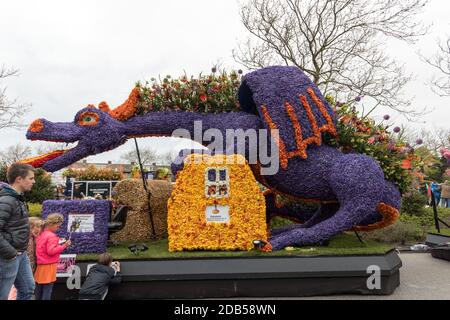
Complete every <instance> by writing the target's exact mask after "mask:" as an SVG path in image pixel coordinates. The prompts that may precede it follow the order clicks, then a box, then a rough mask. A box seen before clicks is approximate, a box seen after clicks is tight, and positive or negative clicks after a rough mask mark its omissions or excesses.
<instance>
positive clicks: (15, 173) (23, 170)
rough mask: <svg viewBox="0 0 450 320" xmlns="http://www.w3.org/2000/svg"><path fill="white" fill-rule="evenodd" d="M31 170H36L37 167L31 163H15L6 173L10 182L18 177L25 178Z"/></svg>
mask: <svg viewBox="0 0 450 320" xmlns="http://www.w3.org/2000/svg"><path fill="white" fill-rule="evenodd" d="M30 171H31V172H35V169H34V168H33V167H32V166H30V165H29V164H24V163H13V164H12V165H11V166H10V167H9V168H8V171H7V173H6V178H7V179H8V183H9V184H13V183H14V182H16V179H17V178H18V177H21V178H22V179H25V177H26V176H27V175H28V174H29V173H30Z"/></svg>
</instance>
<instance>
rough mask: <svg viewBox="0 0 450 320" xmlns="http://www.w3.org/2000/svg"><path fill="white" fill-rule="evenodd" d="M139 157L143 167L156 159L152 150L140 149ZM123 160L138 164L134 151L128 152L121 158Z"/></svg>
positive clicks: (155, 154)
mask: <svg viewBox="0 0 450 320" xmlns="http://www.w3.org/2000/svg"><path fill="white" fill-rule="evenodd" d="M139 153H140V155H141V161H142V164H143V165H151V164H153V163H154V162H156V160H157V159H158V157H157V153H156V151H155V150H153V149H141V150H139ZM121 158H122V159H123V160H126V161H129V162H134V163H138V160H139V159H138V155H137V152H136V150H132V151H129V152H127V153H125V154H123V155H122V156H121Z"/></svg>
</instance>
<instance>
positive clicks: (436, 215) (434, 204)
mask: <svg viewBox="0 0 450 320" xmlns="http://www.w3.org/2000/svg"><path fill="white" fill-rule="evenodd" d="M431 206H432V207H433V214H434V225H435V226H436V230H437V232H438V233H441V228H440V226H439V216H438V212H437V209H436V198H435V197H434V193H433V190H432V191H431Z"/></svg>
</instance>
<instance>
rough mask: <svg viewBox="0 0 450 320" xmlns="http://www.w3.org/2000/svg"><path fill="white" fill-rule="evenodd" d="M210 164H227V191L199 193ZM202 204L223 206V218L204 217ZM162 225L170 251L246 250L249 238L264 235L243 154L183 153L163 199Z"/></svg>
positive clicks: (262, 214) (261, 208)
mask: <svg viewBox="0 0 450 320" xmlns="http://www.w3.org/2000/svg"><path fill="white" fill-rule="evenodd" d="M212 168H217V170H224V168H226V169H227V175H229V177H227V176H225V180H224V181H227V179H229V185H230V190H229V193H228V196H227V197H207V195H206V194H205V180H206V181H207V180H208V171H209V170H211V169H212ZM205 173H206V174H205ZM211 180H212V179H211ZM207 206H228V207H229V222H228V223H215V222H207V219H206V215H205V211H206V208H207ZM168 230H169V250H170V251H182V250H197V249H202V250H251V249H253V248H254V245H253V240H264V241H267V227H266V207H265V200H264V195H263V193H262V192H261V191H260V190H259V187H258V184H257V182H256V180H255V178H254V176H253V174H252V172H251V170H250V168H249V166H248V164H246V161H245V159H244V158H243V157H242V156H240V155H231V156H226V155H216V156H208V155H200V154H192V155H190V156H188V157H187V158H186V160H185V167H184V169H183V170H182V171H180V172H179V173H178V176H177V182H176V184H175V187H174V190H173V192H172V196H171V197H170V199H169V201H168Z"/></svg>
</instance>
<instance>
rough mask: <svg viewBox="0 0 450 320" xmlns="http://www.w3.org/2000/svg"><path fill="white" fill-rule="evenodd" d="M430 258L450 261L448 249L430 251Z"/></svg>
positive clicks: (449, 248)
mask: <svg viewBox="0 0 450 320" xmlns="http://www.w3.org/2000/svg"><path fill="white" fill-rule="evenodd" d="M431 256H432V257H433V258H436V259H443V260H447V261H450V247H441V248H440V247H436V248H433V249H431Z"/></svg>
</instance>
